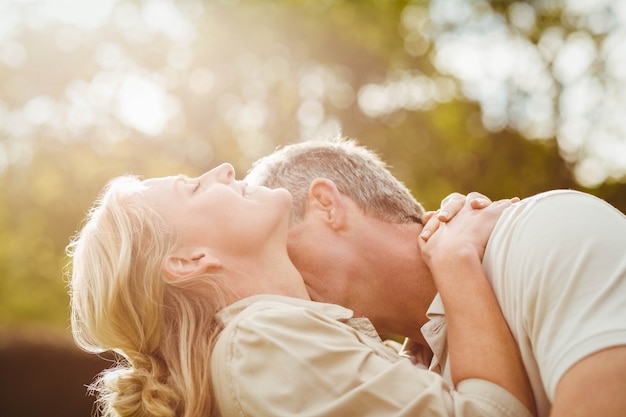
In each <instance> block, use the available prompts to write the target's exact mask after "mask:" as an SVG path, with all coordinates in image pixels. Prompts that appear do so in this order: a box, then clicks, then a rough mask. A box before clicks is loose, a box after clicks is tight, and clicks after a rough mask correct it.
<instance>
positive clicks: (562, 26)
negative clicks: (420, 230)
mask: <svg viewBox="0 0 626 417" xmlns="http://www.w3.org/2000/svg"><path fill="white" fill-rule="evenodd" d="M625 113H626V2H623V1H618V0H615V1H611V0H536V1H526V2H521V1H511V0H506V1H503V0H501V1H487V0H431V1H428V0H415V1H402V0H398V1H392V0H358V1H357V0H301V1H298V0H276V1H269V0H256V1H255V0H212V1H210V0H204V1H202V0H179V1H174V0H0V202H1V204H0V410H1V411H2V415H4V416H7V417H26V416H47V417H50V416H52V417H54V416H59V417H73V416H77V417H78V416H89V415H90V413H91V411H92V402H93V398H92V397H89V396H87V395H86V394H87V392H86V388H85V385H86V384H89V382H90V381H91V379H92V378H93V376H94V375H95V374H96V373H97V372H98V371H99V370H100V369H102V368H103V367H107V366H108V365H109V363H108V362H107V361H106V358H105V359H102V358H96V357H91V356H89V355H87V354H84V353H81V352H79V351H78V350H77V349H75V348H74V347H73V343H72V341H71V335H70V332H69V319H68V296H67V286H66V279H65V277H64V275H63V273H64V268H65V265H66V263H67V259H66V257H65V252H64V249H65V246H66V245H67V243H68V241H69V238H70V236H72V235H73V234H74V233H75V231H76V230H77V228H78V227H79V225H80V224H81V221H82V220H83V218H84V216H85V214H86V212H87V210H88V209H89V207H90V205H91V204H92V202H93V200H94V199H95V198H96V196H97V194H98V192H99V191H100V189H101V188H102V187H103V186H104V185H105V183H106V181H107V180H108V179H110V178H111V177H113V176H117V175H121V174H126V173H134V174H139V175H142V176H146V177H151V176H162V175H172V174H177V173H181V172H182V173H185V174H188V175H191V176H195V175H198V174H201V173H202V172H204V171H206V170H208V169H210V168H212V167H214V166H215V165H217V164H219V163H221V162H225V161H229V162H231V163H232V164H233V165H234V166H235V168H236V170H237V172H238V174H237V177H238V178H239V179H241V178H243V176H244V175H245V173H246V171H247V170H248V169H249V168H250V166H251V164H252V162H254V161H255V160H256V159H257V158H259V157H261V156H263V155H266V154H268V153H270V152H271V151H272V150H274V149H275V148H276V147H277V146H280V145H283V144H287V143H292V142H295V141H300V140H306V139H310V138H315V137H318V136H328V135H335V134H337V132H342V133H343V134H344V135H346V136H350V137H354V138H357V139H358V140H359V142H360V143H362V144H364V145H367V146H368V147H370V148H372V149H374V150H376V151H377V152H378V153H379V154H380V155H381V156H382V157H383V158H384V159H385V160H386V161H387V162H388V163H389V164H390V166H391V169H392V171H393V172H394V173H395V174H396V176H398V177H399V178H400V179H402V180H403V181H404V182H405V183H406V184H407V185H408V187H409V188H410V189H411V190H412V191H413V193H414V195H415V196H416V197H417V198H418V200H420V201H422V202H423V203H424V205H425V206H426V207H427V208H428V209H436V208H437V207H438V206H439V202H440V201H441V199H442V198H444V197H445V196H446V195H447V194H448V193H450V192H452V191H460V192H463V193H467V192H469V191H473V190H477V191H481V192H483V193H485V194H487V195H488V196H490V197H492V198H494V199H496V198H504V197H511V196H519V197H526V196H529V195H531V194H534V193H537V192H541V191H544V190H548V189H554V188H574V189H579V190H582V191H586V192H589V193H592V194H595V195H597V196H599V197H601V198H603V199H605V200H607V201H609V202H610V203H612V204H613V205H614V206H616V207H617V208H618V209H620V210H621V211H623V212H624V211H626V115H625ZM583 220H584V219H581V221H583Z"/></svg>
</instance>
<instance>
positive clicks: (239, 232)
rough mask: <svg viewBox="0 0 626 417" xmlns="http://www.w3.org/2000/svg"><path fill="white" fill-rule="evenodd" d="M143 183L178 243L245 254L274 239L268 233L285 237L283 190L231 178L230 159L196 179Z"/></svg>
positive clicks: (287, 207)
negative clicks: (177, 238) (175, 235)
mask: <svg viewBox="0 0 626 417" xmlns="http://www.w3.org/2000/svg"><path fill="white" fill-rule="evenodd" d="M144 184H145V185H146V186H147V187H148V191H147V192H146V196H147V198H148V199H149V200H150V203H151V205H152V207H153V208H154V209H155V210H156V211H157V212H158V213H159V214H160V215H161V217H162V218H163V219H164V220H165V222H166V223H167V224H168V225H170V226H171V227H173V228H174V230H175V231H176V233H177V234H178V236H179V238H180V244H181V245H187V246H206V247H210V248H212V249H214V250H219V251H224V253H229V254H232V253H233V251H234V252H236V253H242V254H244V255H245V254H246V253H248V251H253V250H259V249H261V247H263V246H264V245H266V244H268V243H269V242H275V241H276V239H275V238H274V236H278V237H279V239H281V240H282V241H283V242H284V241H285V240H286V234H287V224H288V219H289V212H290V209H291V195H290V194H289V192H288V191H287V190H285V189H272V190H271V189H269V188H266V187H261V186H249V185H247V184H246V183H245V182H242V181H235V171H234V169H233V167H232V166H231V165H230V164H222V165H220V166H218V167H216V168H214V169H212V170H210V171H208V172H206V173H205V174H203V175H201V176H200V177H197V178H188V177H186V176H184V175H179V176H175V177H164V178H154V179H149V180H146V181H144ZM284 244H285V245H286V243H284Z"/></svg>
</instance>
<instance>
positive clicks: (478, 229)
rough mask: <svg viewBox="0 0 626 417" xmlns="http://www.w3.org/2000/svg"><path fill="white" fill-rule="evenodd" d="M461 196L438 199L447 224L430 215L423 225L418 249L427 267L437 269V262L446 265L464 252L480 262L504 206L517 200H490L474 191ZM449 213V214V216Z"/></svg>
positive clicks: (463, 254)
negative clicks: (440, 201) (443, 262)
mask: <svg viewBox="0 0 626 417" xmlns="http://www.w3.org/2000/svg"><path fill="white" fill-rule="evenodd" d="M459 196H460V197H459ZM461 197H463V196H462V195H460V194H458V195H457V194H453V195H451V196H449V199H448V201H446V200H444V202H442V210H441V211H445V212H446V213H444V217H445V218H450V220H448V221H447V223H442V221H441V220H440V219H439V218H437V216H432V217H431V218H430V219H429V220H428V221H427V223H426V225H425V226H424V229H423V231H422V239H420V249H421V250H422V255H423V258H424V260H425V262H426V263H427V265H428V266H429V267H430V268H431V270H432V269H433V268H435V269H437V267H438V266H439V262H442V261H445V262H446V263H447V264H449V263H450V261H451V260H454V259H455V258H458V259H459V260H460V259H461V258H462V257H463V256H468V255H469V256H471V257H478V260H479V261H482V257H483V254H484V252H485V247H486V246H487V241H488V240H489V236H490V235H491V232H492V231H493V228H494V227H495V224H496V222H497V220H498V219H499V218H500V215H501V214H502V212H503V211H504V209H506V208H508V207H510V206H511V205H512V204H514V203H515V202H517V201H519V199H518V198H513V199H505V200H499V201H496V202H493V203H492V202H491V201H490V200H489V199H487V198H486V197H485V196H483V195H482V194H478V193H470V194H469V195H468V196H467V198H461ZM459 206H460V207H459ZM476 208H479V209H478V210H477V209H476ZM450 213H453V218H451V215H450ZM424 234H426V236H423V235H424Z"/></svg>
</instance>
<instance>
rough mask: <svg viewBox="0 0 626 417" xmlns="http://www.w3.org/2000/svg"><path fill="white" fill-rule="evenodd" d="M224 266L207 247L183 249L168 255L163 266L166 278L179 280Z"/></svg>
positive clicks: (187, 247)
mask: <svg viewBox="0 0 626 417" xmlns="http://www.w3.org/2000/svg"><path fill="white" fill-rule="evenodd" d="M220 266H222V263H221V262H220V260H219V259H218V258H216V257H215V256H213V255H212V253H211V251H210V250H209V249H208V248H205V247H189V246H186V247H182V248H178V249H176V250H175V251H174V252H173V253H171V254H170V255H168V256H167V257H166V258H165V259H164V260H163V263H162V264H161V269H162V270H163V273H164V274H165V276H166V277H168V278H169V279H171V280H179V279H184V278H189V277H193V276H198V275H200V274H202V273H204V272H207V271H209V270H211V269H216V268H219V267H220Z"/></svg>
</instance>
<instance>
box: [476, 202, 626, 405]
mask: <svg viewBox="0 0 626 417" xmlns="http://www.w3.org/2000/svg"><path fill="white" fill-rule="evenodd" d="M483 266H484V269H485V271H486V273H487V276H488V278H489V280H490V281H491V284H492V287H493V289H494V292H495V294H496V297H497V298H498V302H499V303H500V306H501V308H502V311H503V313H504V316H505V318H506V320H507V322H508V323H509V327H510V328H511V331H512V332H513V335H514V337H515V338H516V340H517V343H518V345H519V346H520V349H521V353H522V357H523V360H524V364H525V366H526V370H527V371H528V374H529V377H530V380H531V384H532V386H533V391H534V394H535V399H536V401H537V406H538V411H539V416H540V417H543V416H548V414H549V412H550V405H551V403H552V401H553V399H554V392H555V389H556V386H557V384H558V382H559V380H560V378H561V377H562V376H563V374H564V373H565V371H567V370H568V369H569V368H570V367H571V366H572V365H573V364H575V363H576V362H577V361H579V360H581V359H583V358H584V357H586V356H588V355H590V354H592V353H594V352H597V351H600V350H602V349H605V348H608V347H613V346H617V345H626V216H624V214H623V213H621V212H619V211H618V210H616V209H615V208H614V207H612V206H610V205H609V204H607V203H606V202H604V201H602V200H600V199H598V198H596V197H593V196H591V195H589V194H584V193H580V192H576V191H569V190H559V191H550V192H546V193H542V194H538V195H536V196H534V197H531V198H528V199H524V200H522V201H521V202H520V203H518V204H515V205H514V206H512V207H510V208H508V209H507V210H505V212H504V213H503V214H502V217H501V218H500V220H499V221H498V223H497V224H496V227H495V229H494V231H493V233H492V235H491V238H490V240H489V243H488V245H487V248H486V251H485V256H484V259H483Z"/></svg>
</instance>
